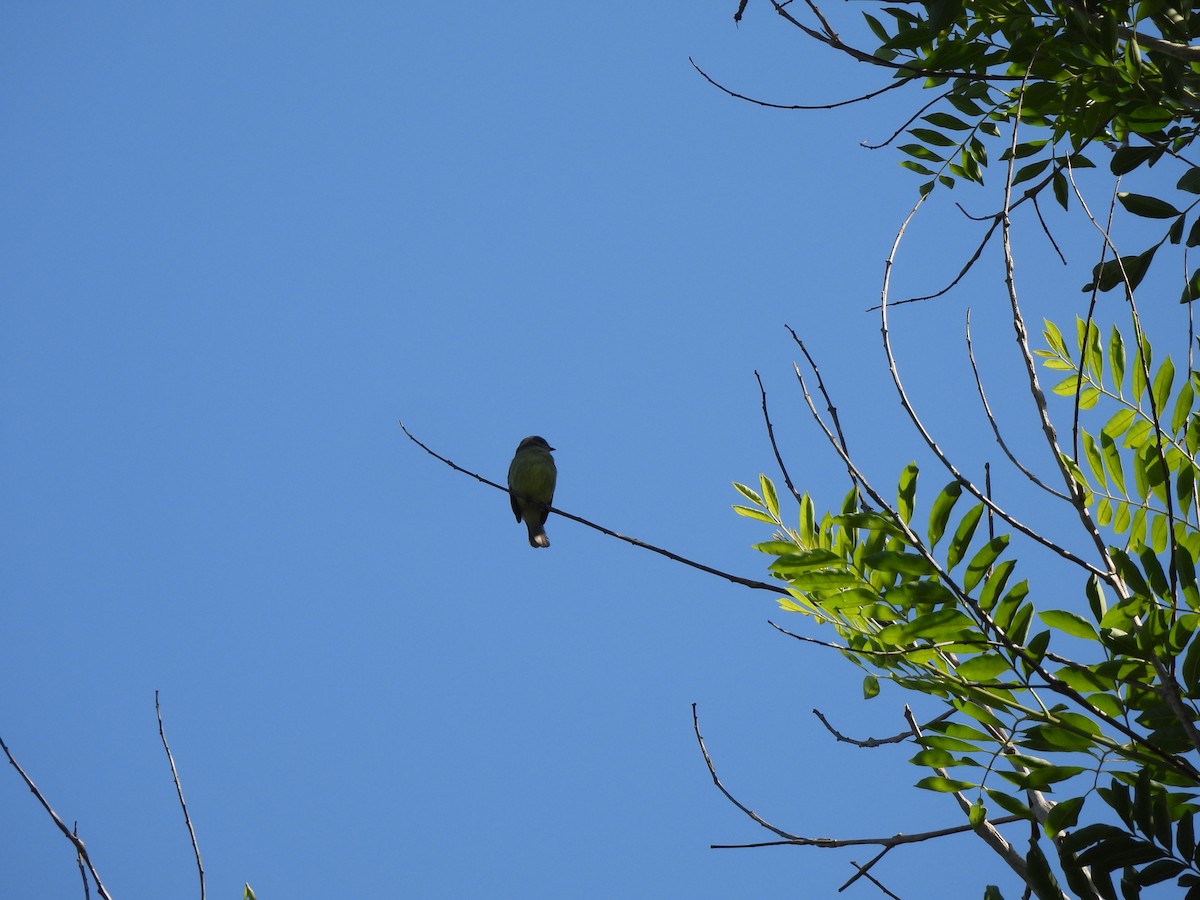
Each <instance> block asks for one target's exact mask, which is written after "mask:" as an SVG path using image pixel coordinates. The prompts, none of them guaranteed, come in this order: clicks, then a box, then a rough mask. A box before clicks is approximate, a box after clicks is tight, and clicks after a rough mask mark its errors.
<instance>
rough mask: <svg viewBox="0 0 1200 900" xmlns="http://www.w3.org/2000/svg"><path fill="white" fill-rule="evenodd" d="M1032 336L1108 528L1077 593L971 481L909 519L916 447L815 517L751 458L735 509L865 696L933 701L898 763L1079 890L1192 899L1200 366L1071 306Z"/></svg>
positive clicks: (1083, 478) (1075, 469)
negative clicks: (1182, 892)
mask: <svg viewBox="0 0 1200 900" xmlns="http://www.w3.org/2000/svg"><path fill="white" fill-rule="evenodd" d="M1044 338H1045V348H1044V349H1042V350H1040V351H1038V352H1039V355H1040V356H1041V357H1042V359H1043V364H1044V366H1045V367H1046V368H1047V369H1048V370H1049V371H1052V372H1054V373H1056V374H1057V375H1059V376H1062V377H1061V380H1060V381H1059V382H1058V383H1057V384H1056V385H1055V386H1054V388H1053V391H1054V393H1055V394H1058V395H1061V396H1063V397H1066V398H1069V399H1071V400H1072V402H1073V403H1075V404H1077V406H1078V408H1079V410H1081V411H1082V413H1083V415H1084V418H1085V420H1086V422H1085V423H1084V424H1086V423H1090V422H1091V421H1092V420H1093V419H1094V420H1095V421H1096V426H1093V427H1092V430H1088V429H1087V428H1084V427H1083V426H1082V424H1081V426H1080V427H1079V428H1078V431H1077V436H1076V444H1077V449H1076V451H1075V452H1074V453H1073V454H1067V453H1066V452H1064V453H1063V459H1062V463H1063V470H1064V471H1065V472H1066V473H1067V474H1068V477H1069V479H1071V481H1072V482H1073V484H1072V487H1073V489H1074V491H1075V493H1076V496H1077V497H1078V498H1079V502H1080V504H1081V507H1082V508H1083V510H1085V513H1086V515H1087V516H1090V517H1091V520H1092V521H1093V522H1094V524H1095V527H1097V528H1099V529H1100V530H1101V532H1102V533H1103V534H1105V535H1107V536H1108V538H1109V541H1108V544H1107V546H1106V549H1105V551H1104V554H1103V556H1104V560H1103V565H1102V566H1101V567H1099V568H1089V569H1087V570H1086V571H1085V573H1084V575H1085V577H1084V580H1083V583H1082V584H1081V589H1080V592H1079V594H1080V595H1079V599H1078V601H1077V602H1076V603H1074V604H1072V603H1071V602H1070V601H1069V600H1068V601H1064V600H1062V599H1061V598H1059V599H1056V601H1047V600H1046V599H1045V598H1044V597H1041V598H1040V597H1039V594H1038V593H1037V592H1036V591H1035V589H1034V588H1033V586H1032V585H1031V584H1030V581H1029V580H1028V579H1027V578H1023V577H1019V575H1018V561H1017V559H1016V558H1015V557H1014V556H1013V555H1012V552H1011V551H1012V547H1011V539H1010V535H1009V534H1008V533H1005V532H1003V531H1002V530H1001V531H999V533H997V531H998V530H997V528H996V525H997V523H998V522H999V523H1000V524H1001V525H1003V524H1004V520H1003V519H1002V518H998V517H996V516H994V515H993V511H992V509H991V507H990V504H989V503H988V502H987V499H986V498H985V497H984V496H983V495H981V494H979V493H978V491H977V489H975V488H974V486H973V485H970V484H969V483H966V482H964V481H963V480H961V479H955V480H952V481H950V482H949V483H947V484H945V485H943V486H941V487H940V489H938V490H937V492H936V493H935V494H933V495H932V498H931V499H929V500H928V501H927V508H926V511H925V512H924V513H923V514H919V513H918V509H919V504H918V491H917V486H918V478H919V471H918V467H917V465H916V464H915V463H910V464H909V465H907V466H906V467H905V468H904V469H903V470H902V471H901V473H900V476H899V478H898V480H897V484H896V489H895V496H894V500H889V501H883V500H882V497H881V496H880V495H878V494H872V496H874V497H877V498H879V499H878V502H877V503H875V504H872V505H868V504H867V503H864V502H863V501H862V496H863V494H862V491H861V490H860V489H859V487H858V486H856V487H855V488H854V489H853V490H851V491H850V492H849V493H848V494H847V495H846V497H845V498H844V500H843V502H842V504H841V506H840V507H838V508H836V509H835V510H831V511H828V512H824V513H818V511H817V507H816V504H815V502H814V500H813V499H812V497H811V496H810V495H809V494H807V493H805V494H800V495H798V503H797V506H798V509H797V511H796V517H795V519H794V520H792V521H785V518H784V515H783V512H782V510H781V508H780V503H779V497H778V492H777V491H776V489H775V486H774V484H773V482H772V481H771V480H770V479H769V478H767V477H766V476H765V475H764V476H760V478H759V483H758V485H757V486H756V488H752V487H750V486H748V485H745V484H738V485H735V487H736V488H737V490H738V491H739V492H740V494H741V495H742V497H743V498H745V500H747V501H749V503H748V504H741V505H739V506H736V507H735V509H736V511H737V512H738V513H739V514H740V515H743V516H746V517H748V518H751V519H755V520H758V521H760V522H764V523H769V524H770V525H771V526H773V528H774V529H775V534H774V536H773V538H772V539H771V540H768V541H764V542H762V543H759V544H757V545H756V547H757V549H758V550H760V551H761V552H763V553H766V554H768V555H769V556H771V557H773V561H772V562H771V564H770V566H769V568H770V571H771V572H772V574H773V575H774V576H775V577H776V578H777V579H778V580H779V581H780V586H781V593H783V594H785V595H786V596H783V597H782V598H781V599H780V600H779V604H780V606H781V607H782V608H783V609H784V610H787V611H789V612H796V613H801V614H803V615H805V616H808V617H809V618H811V619H812V620H814V621H815V622H816V623H818V624H820V625H822V626H827V627H830V628H832V629H833V630H834V631H835V632H836V634H837V636H838V638H839V641H838V642H837V643H827V644H826V645H827V646H831V647H835V648H836V649H837V650H838V651H839V652H840V653H841V654H842V655H844V656H845V657H846V658H847V659H849V660H850V661H851V662H853V663H854V664H855V665H857V666H860V667H861V668H862V669H864V670H865V675H864V687H863V691H864V696H866V697H868V698H870V697H874V696H876V695H877V694H879V693H880V684H881V682H891V683H893V684H895V685H896V686H898V687H900V688H903V689H905V690H907V691H914V692H917V693H920V694H923V695H925V696H928V697H933V698H936V699H938V700H939V701H940V702H941V703H942V704H943V705H944V706H945V710H946V714H945V715H944V716H941V717H939V718H937V719H936V720H935V721H934V722H933V723H931V724H930V725H928V726H927V727H926V728H924V729H923V730H919V731H914V734H913V741H914V743H915V744H916V746H917V748H918V749H917V752H916V754H915V755H914V756H913V757H912V760H911V761H912V762H913V763H914V764H915V765H918V766H920V767H922V768H924V769H926V770H927V771H929V772H930V774H928V775H926V776H924V777H922V778H921V779H920V780H918V781H917V786H919V787H921V788H924V789H927V790H931V791H937V792H944V793H951V794H955V795H957V796H959V797H960V798H962V799H963V801H964V802H965V803H967V804H969V809H970V814H969V819H970V821H971V824H972V827H976V828H979V827H982V826H983V825H984V823H986V822H987V821H988V820H989V819H990V817H991V816H992V811H995V810H1000V811H1004V812H1007V813H1008V814H1010V815H1016V816H1020V817H1021V818H1025V819H1028V820H1029V821H1030V822H1033V823H1036V825H1037V826H1038V827H1039V828H1040V829H1041V832H1042V833H1043V834H1044V835H1045V837H1046V838H1048V839H1049V840H1050V842H1051V843H1050V845H1051V847H1052V848H1053V855H1054V856H1055V858H1056V859H1057V861H1058V866H1059V869H1060V871H1061V872H1062V873H1063V874H1064V876H1065V877H1066V878H1067V879H1068V883H1069V884H1070V885H1071V887H1072V888H1073V889H1075V890H1076V892H1077V893H1078V894H1079V895H1080V896H1096V897H1105V898H1108V897H1116V896H1117V894H1116V892H1115V891H1116V887H1115V886H1114V884H1116V886H1120V887H1121V890H1122V891H1123V892H1124V894H1125V896H1136V890H1137V889H1140V886H1144V885H1149V884H1153V883H1157V882H1158V881H1163V880H1166V879H1171V878H1173V879H1175V880H1176V881H1177V883H1178V884H1180V885H1181V886H1185V887H1188V888H1189V889H1192V888H1193V887H1195V890H1196V891H1197V896H1200V867H1198V864H1197V853H1196V847H1195V840H1194V837H1193V831H1192V829H1193V824H1192V815H1193V813H1194V812H1195V811H1196V809H1198V808H1200V807H1196V806H1195V805H1193V804H1192V802H1191V801H1192V798H1193V797H1194V796H1195V791H1197V790H1198V789H1200V771H1198V770H1197V768H1196V764H1195V763H1196V758H1197V751H1198V749H1200V734H1198V733H1197V728H1196V721H1197V720H1198V719H1200V585H1198V583H1197V577H1196V568H1197V561H1198V560H1200V467H1198V465H1197V460H1196V454H1197V450H1198V449H1200V413H1198V412H1197V410H1196V408H1195V406H1196V394H1197V391H1200V372H1190V373H1189V374H1188V376H1187V377H1186V378H1179V377H1177V372H1176V369H1175V366H1174V363H1173V362H1172V360H1171V359H1170V357H1169V356H1168V357H1164V358H1163V359H1162V360H1161V361H1158V362H1157V363H1156V362H1155V361H1154V360H1153V358H1152V351H1151V346H1150V342H1149V340H1148V339H1147V338H1146V337H1145V335H1144V334H1141V333H1140V332H1139V333H1138V335H1137V336H1136V338H1135V339H1132V340H1126V338H1125V337H1124V336H1123V335H1122V334H1121V332H1120V331H1119V330H1118V329H1116V328H1113V329H1112V331H1111V332H1110V334H1109V335H1108V338H1107V340H1103V339H1102V338H1101V334H1100V330H1099V328H1098V327H1097V326H1096V325H1095V324H1094V323H1092V322H1088V321H1084V320H1082V319H1080V320H1078V321H1077V323H1076V329H1075V335H1074V339H1073V340H1072V341H1071V342H1070V343H1068V341H1067V338H1066V337H1065V336H1064V335H1063V333H1062V331H1061V330H1060V329H1059V328H1057V326H1055V325H1054V324H1053V323H1050V322H1047V323H1046V327H1045V331H1044ZM789 518H790V517H789ZM1101 785H1104V786H1101ZM1045 792H1052V793H1053V795H1054V796H1055V797H1056V798H1058V799H1057V801H1056V802H1055V801H1050V800H1047V799H1046V798H1045V797H1043V796H1042V795H1043V793H1045ZM1085 804H1088V805H1090V806H1091V807H1094V809H1093V810H1092V812H1091V814H1090V816H1088V815H1084V813H1085ZM1106 810H1107V812H1106ZM1113 814H1115V817H1114V815H1113ZM1081 817H1082V818H1081ZM1089 818H1091V819H1092V820H1093V821H1091V822H1090V823H1089V824H1085V825H1084V826H1083V827H1079V828H1078V829H1077V830H1076V827H1077V826H1078V825H1079V824H1080V822H1081V821H1083V822H1088V819H1089ZM1118 823H1119V824H1118ZM1040 854H1042V850H1041V849H1040V848H1038V847H1037V846H1036V845H1035V848H1034V849H1031V850H1030V851H1029V853H1028V855H1027V857H1026V863H1027V864H1028V865H1029V867H1030V872H1031V873H1035V872H1037V871H1040V869H1039V868H1038V866H1039V865H1040V863H1038V862H1037V859H1036V857H1038V856H1039V855H1040ZM1043 862H1044V860H1043ZM1085 871H1090V872H1091V873H1093V874H1092V875H1090V876H1085V875H1084V874H1082V873H1084V872H1085ZM1046 873H1047V875H1048V877H1050V879H1051V880H1052V879H1053V876H1052V875H1050V870H1049V869H1046ZM1112 873H1117V879H1118V881H1117V882H1116V883H1114V882H1112V880H1111V878H1110V877H1109V876H1110V874H1112ZM1031 878H1032V875H1031ZM1046 883H1047V884H1049V882H1046ZM1085 883H1086V885H1087V886H1088V887H1087V890H1083V889H1081V888H1080V885H1082V884H1085ZM1130 892H1134V893H1130ZM1038 896H1057V895H1056V894H1055V893H1054V892H1053V891H1052V890H1050V889H1049V888H1047V889H1046V891H1045V892H1041V893H1038Z"/></svg>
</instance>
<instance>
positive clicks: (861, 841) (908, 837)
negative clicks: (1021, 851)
mask: <svg viewBox="0 0 1200 900" xmlns="http://www.w3.org/2000/svg"><path fill="white" fill-rule="evenodd" d="M692 730H693V731H694V732H695V734H696V743H697V744H699V746H700V752H701V753H702V754H703V756H704V764H705V765H706V766H707V767H708V774H709V775H711V776H712V780H713V784H714V785H716V787H717V790H719V791H720V792H721V793H722V794H724V795H725V798H726V799H727V800H728V801H729V802H730V803H732V804H733V805H734V806H736V807H737V808H738V809H740V810H741V811H742V812H743V813H745V814H746V815H747V816H748V817H749V818H750V819H752V820H753V821H754V822H755V823H756V824H758V825H760V826H762V827H763V828H765V829H767V831H770V832H773V833H775V834H777V835H779V836H780V837H781V838H783V840H780V841H760V842H757V843H752V844H712V845H710V846H711V848H712V849H713V850H733V849H744V848H751V847H782V846H789V845H790V846H799V847H822V848H826V849H834V848H837V847H860V846H876V847H899V846H901V845H903V844H919V843H921V842H922V841H930V840H934V839H936V838H942V837H948V836H949V835H952V834H964V833H966V832H970V831H973V830H974V829H973V828H972V827H971V826H970V825H955V826H952V827H950V828H939V829H936V830H933V831H922V832H917V833H914V834H894V835H890V836H887V837H868V838H809V837H802V836H800V835H798V834H789V833H788V832H786V831H784V830H783V829H781V828H777V827H775V826H774V825H772V824H771V823H770V822H768V821H766V820H765V819H763V818H762V816H760V815H758V813H756V812H754V810H752V809H750V808H749V807H748V806H745V805H744V804H743V803H742V802H741V801H739V800H738V799H737V798H736V797H734V796H733V794H731V793H730V792H729V790H728V789H727V788H726V787H725V785H723V784H722V783H721V779H720V777H718V775H717V769H716V766H715V765H714V764H713V761H712V757H711V756H710V755H709V753H708V748H707V747H706V746H705V744H704V738H703V736H702V735H701V734H700V717H699V713H697V711H696V704H695V703H693V704H692ZM1021 821H1024V817H1023V816H1003V817H1001V818H999V819H992V820H990V821H989V822H988V823H986V824H989V825H1007V824H1009V823H1011V822H1021Z"/></svg>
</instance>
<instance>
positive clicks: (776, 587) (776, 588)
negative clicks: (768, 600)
mask: <svg viewBox="0 0 1200 900" xmlns="http://www.w3.org/2000/svg"><path fill="white" fill-rule="evenodd" d="M399 425H400V430H401V431H403V432H404V433H405V434H406V435H407V436H408V439H409V440H410V441H412V442H413V443H414V444H416V445H417V446H418V447H420V448H421V449H422V450H424V451H425V452H426V453H428V454H429V455H430V456H432V457H433V458H434V459H438V460H441V461H442V462H444V463H445V464H446V465H448V466H449V467H450V468H452V469H453V470H454V471H456V472H461V473H462V474H464V475H470V476H471V477H472V478H474V479H475V480H476V481H478V482H481V483H482V484H486V485H487V486H488V487H493V488H495V489H496V490H498V491H503V492H504V493H506V494H510V495H511V491H509V489H508V488H506V487H504V486H502V485H499V484H496V482H494V481H489V480H488V479H486V478H484V477H483V476H482V475H479V474H477V473H475V472H472V471H471V470H470V469H464V468H463V467H462V466H460V465H458V464H457V463H454V462H451V461H450V460H448V459H446V457H444V456H442V455H441V454H439V453H435V452H434V451H433V450H431V449H430V448H429V447H427V446H426V445H425V444H423V443H421V441H419V440H418V439H417V438H416V437H415V436H414V435H413V433H412V432H410V431H409V430H408V429H407V428H406V427H405V426H404V422H400V423H399ZM550 512H553V513H557V514H558V515H560V516H562V517H563V518H564V519H570V520H571V521H572V522H578V523H579V524H580V525H586V526H587V527H588V528H591V529H593V530H595V531H599V532H600V533H601V534H605V535H608V536H609V537H612V538H616V539H617V540H619V541H624V542H625V543H627V544H632V545H633V546H635V547H641V548H642V549H643V550H649V551H650V552H651V553H657V554H658V555H659V556H665V557H666V558H667V559H669V560H671V561H673V562H677V563H682V564H683V565H685V566H688V567H690V568H692V569H698V570H699V571H701V572H707V573H708V574H709V575H716V576H717V577H718V578H724V579H725V580H726V581H732V582H733V583H734V584H740V585H742V587H748V588H752V589H754V590H756V591H770V592H771V593H773V594H786V593H787V588H786V587H785V586H784V585H783V584H782V583H779V584H767V583H766V582H765V581H755V580H753V579H751V578H742V577H741V576H740V575H732V574H730V573H729V572H722V571H721V570H720V569H714V568H712V567H711V566H706V565H704V564H703V563H698V562H696V561H695V560H691V559H688V558H687V557H684V556H680V555H679V554H677V553H672V552H671V551H670V550H665V549H663V548H662V547H656V546H655V545H654V544H647V543H646V542H645V541H640V540H638V539H637V538H631V537H626V536H625V535H623V534H618V533H617V532H615V531H613V530H611V529H609V528H605V527H604V526H603V525H597V524H596V523H595V522H590V521H588V520H587V519H585V518H583V517H581V516H577V515H575V514H573V513H569V512H566V511H565V510H561V509H558V508H557V507H553V506H551V507H550Z"/></svg>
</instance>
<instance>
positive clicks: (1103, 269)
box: [1083, 244, 1158, 293]
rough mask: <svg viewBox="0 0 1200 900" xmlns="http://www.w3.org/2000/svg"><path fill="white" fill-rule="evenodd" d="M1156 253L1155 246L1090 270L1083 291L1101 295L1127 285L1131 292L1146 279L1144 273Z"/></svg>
mask: <svg viewBox="0 0 1200 900" xmlns="http://www.w3.org/2000/svg"><path fill="white" fill-rule="evenodd" d="M1156 252H1158V245H1157V244H1156V245H1155V246H1153V247H1151V248H1150V249H1149V250H1145V251H1143V252H1142V253H1138V254H1130V255H1129V256H1122V257H1120V258H1119V259H1110V260H1108V261H1107V262H1103V263H1100V264H1099V265H1097V266H1095V267H1094V268H1093V269H1092V280H1091V281H1089V282H1088V283H1087V284H1085V285H1084V286H1083V289H1084V290H1085V291H1090V290H1093V289H1095V290H1098V291H1100V292H1101V293H1103V292H1105V291H1111V290H1112V289H1113V288H1115V287H1116V286H1117V285H1119V284H1128V286H1129V290H1131V291H1132V290H1133V289H1134V288H1136V287H1137V286H1138V285H1139V284H1141V283H1142V279H1143V278H1145V277H1146V272H1148V271H1149V269H1150V263H1151V262H1153V260H1154V254H1155V253H1156Z"/></svg>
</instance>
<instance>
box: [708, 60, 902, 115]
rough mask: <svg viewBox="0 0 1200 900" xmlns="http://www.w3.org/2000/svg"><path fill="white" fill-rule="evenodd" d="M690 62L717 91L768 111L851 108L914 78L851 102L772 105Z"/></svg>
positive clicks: (895, 82)
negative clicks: (748, 94) (730, 87)
mask: <svg viewBox="0 0 1200 900" xmlns="http://www.w3.org/2000/svg"><path fill="white" fill-rule="evenodd" d="M688 62H690V63H691V64H692V68H693V69H695V70H696V71H697V72H699V73H700V76H701V77H702V78H703V79H704V80H705V81H707V82H708V83H709V84H711V85H712V86H713V87H715V88H716V89H717V90H719V91H721V92H723V93H726V94H728V95H729V96H730V97H734V98H736V99H738V100H745V101H746V102H747V103H753V104H754V105H755V106H765V107H766V108H767V109H837V108H838V107H839V106H851V105H852V104H855V103H862V102H864V101H866V100H873V99H875V98H876V97H878V96H879V95H880V94H886V93H887V92H888V91H894V90H896V89H897V88H902V87H904V85H906V84H908V83H909V82H910V81H912V78H904V79H901V80H900V81H894V82H892V83H891V84H889V85H886V86H885V87H881V88H880V89H879V90H877V91H871V92H870V93H867V94H863V95H862V96H860V97H851V98H850V99H849V100H837V101H835V102H833V103H812V104H804V103H771V102H769V101H767V100H759V99H758V98H756V97H748V96H746V95H745V94H739V93H738V92H737V91H734V90H730V89H729V88H727V87H725V85H723V84H721V82H719V81H717V80H716V79H715V78H713V77H712V76H711V75H709V74H708V73H707V72H705V71H704V70H703V69H702V68H700V66H699V65H697V64H696V61H695V60H694V59H692V58H691V57H690V56H689V57H688ZM914 77H915V76H914Z"/></svg>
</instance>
